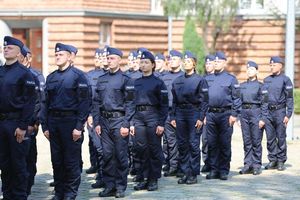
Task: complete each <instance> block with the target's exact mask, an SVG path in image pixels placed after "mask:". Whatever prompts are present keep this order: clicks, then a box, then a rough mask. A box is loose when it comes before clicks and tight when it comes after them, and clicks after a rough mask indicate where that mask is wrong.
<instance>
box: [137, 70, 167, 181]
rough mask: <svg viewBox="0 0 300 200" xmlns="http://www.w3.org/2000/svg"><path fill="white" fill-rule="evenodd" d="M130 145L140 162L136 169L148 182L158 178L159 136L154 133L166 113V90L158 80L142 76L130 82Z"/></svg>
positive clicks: (159, 164) (159, 172)
mask: <svg viewBox="0 0 300 200" xmlns="http://www.w3.org/2000/svg"><path fill="white" fill-rule="evenodd" d="M134 89H135V95H134V105H135V110H136V112H135V115H134V120H133V121H134V127H135V131H136V134H135V141H134V142H135V144H134V148H135V151H136V152H137V156H138V158H139V159H140V161H141V168H139V171H138V172H137V175H138V176H139V177H143V178H147V179H148V182H151V181H157V179H158V178H160V177H161V167H162V162H163V152H162V146H161V135H157V134H156V128H157V126H162V127H163V126H164V124H165V121H166V119H167V114H168V91H167V88H166V86H165V84H164V83H163V81H162V80H160V79H159V78H157V77H155V76H154V74H152V75H150V76H147V77H145V76H143V77H142V78H139V79H137V80H136V81H135V82H134Z"/></svg>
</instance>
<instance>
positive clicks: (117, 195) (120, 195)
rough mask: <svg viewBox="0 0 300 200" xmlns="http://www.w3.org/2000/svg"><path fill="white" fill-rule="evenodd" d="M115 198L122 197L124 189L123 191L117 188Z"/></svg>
mask: <svg viewBox="0 0 300 200" xmlns="http://www.w3.org/2000/svg"><path fill="white" fill-rule="evenodd" d="M115 197H116V198H124V197H125V191H123V190H118V191H117V192H116V196H115Z"/></svg>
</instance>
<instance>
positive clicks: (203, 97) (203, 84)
mask: <svg viewBox="0 0 300 200" xmlns="http://www.w3.org/2000/svg"><path fill="white" fill-rule="evenodd" d="M198 92H199V93H200V96H199V98H200V99H199V102H200V113H199V119H200V121H203V120H204V118H205V114H206V112H207V108H208V84H207V81H206V80H205V79H204V78H202V80H201V81H200V83H199V88H198Z"/></svg>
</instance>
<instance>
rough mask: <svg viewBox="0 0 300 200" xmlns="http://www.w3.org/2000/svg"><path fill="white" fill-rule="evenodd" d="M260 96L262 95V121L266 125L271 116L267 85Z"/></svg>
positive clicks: (263, 87) (263, 86) (264, 85)
mask: <svg viewBox="0 0 300 200" xmlns="http://www.w3.org/2000/svg"><path fill="white" fill-rule="evenodd" d="M260 95H261V118H260V119H261V120H262V121H264V122H265V123H266V121H267V119H268V116H270V115H269V109H268V105H269V93H268V89H267V85H266V84H263V85H262V86H261V89H260Z"/></svg>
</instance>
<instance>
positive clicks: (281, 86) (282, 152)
mask: <svg viewBox="0 0 300 200" xmlns="http://www.w3.org/2000/svg"><path fill="white" fill-rule="evenodd" d="M264 86H265V88H266V92H267V93H268V110H269V115H268V120H267V122H266V125H265V130H266V134H267V149H268V159H269V161H270V162H272V161H274V162H282V163H284V162H285V161H286V159H287V155H286V154H287V146H286V127H285V125H284V123H283V119H284V117H285V116H287V117H288V118H290V117H291V116H292V113H293V109H294V101H293V84H292V82H291V80H290V78H289V77H287V76H285V75H284V74H282V73H281V74H279V75H270V76H268V77H267V78H265V79H264Z"/></svg>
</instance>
